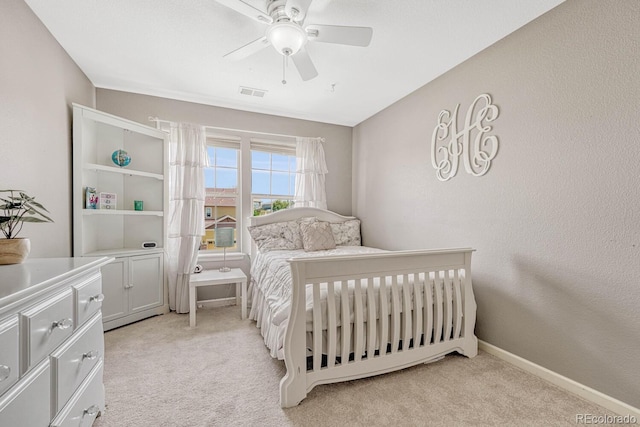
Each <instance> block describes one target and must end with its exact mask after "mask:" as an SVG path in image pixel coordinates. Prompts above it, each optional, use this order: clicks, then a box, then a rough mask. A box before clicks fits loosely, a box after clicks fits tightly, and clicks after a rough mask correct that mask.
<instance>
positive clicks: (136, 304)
mask: <svg viewBox="0 0 640 427" xmlns="http://www.w3.org/2000/svg"><path fill="white" fill-rule="evenodd" d="M118 149H122V150H125V151H126V152H127V153H128V154H129V156H131V163H130V164H129V165H127V166H125V167H119V166H118V165H116V164H114V163H113V161H112V159H111V155H112V153H113V152H114V151H116V150H118ZM168 168H169V161H168V135H167V134H166V133H165V132H162V131H160V130H158V129H154V128H152V127H149V126H145V125H142V124H140V123H136V122H133V121H131V120H127V119H123V118H120V117H117V116H114V115H111V114H107V113H104V112H101V111H97V110H94V109H92V108H88V107H84V106H81V105H77V104H74V105H73V213H74V219H73V221H74V225H73V231H74V237H73V252H74V256H104V255H109V256H112V257H115V261H114V262H112V263H111V264H109V265H107V266H105V267H103V269H102V270H103V287H104V288H105V301H104V303H103V318H104V322H105V323H104V326H105V330H107V329H111V328H114V327H117V326H122V325H124V324H127V323H130V322H133V321H137V320H140V319H143V318H145V317H148V316H152V315H155V314H159V313H162V312H166V311H168V303H167V297H166V295H167V291H166V279H165V271H164V264H165V262H164V248H165V245H166V229H167V215H166V212H167V210H168V202H169V198H168V180H167V179H165V177H168ZM87 187H92V188H95V189H96V192H97V193H98V194H99V193H100V192H106V193H113V194H115V195H116V205H115V206H114V208H113V209H99V208H98V209H87V206H86V203H85V193H86V189H87ZM135 200H142V202H143V210H135V209H134V201H135ZM98 207H99V204H98ZM150 241H151V242H156V243H157V246H156V247H155V248H143V247H142V244H143V242H150Z"/></svg>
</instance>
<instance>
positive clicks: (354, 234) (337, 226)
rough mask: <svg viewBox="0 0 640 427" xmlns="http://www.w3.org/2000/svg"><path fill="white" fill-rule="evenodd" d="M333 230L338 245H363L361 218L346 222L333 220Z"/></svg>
mask: <svg viewBox="0 0 640 427" xmlns="http://www.w3.org/2000/svg"><path fill="white" fill-rule="evenodd" d="M331 231H333V238H334V240H335V242H336V246H362V239H361V238H360V220H359V219H350V220H348V221H344V222H332V223H331Z"/></svg>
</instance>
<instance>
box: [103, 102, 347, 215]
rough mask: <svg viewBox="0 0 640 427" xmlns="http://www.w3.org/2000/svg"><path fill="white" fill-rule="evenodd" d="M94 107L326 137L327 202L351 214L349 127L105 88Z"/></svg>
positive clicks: (140, 116) (132, 115) (143, 117)
mask: <svg viewBox="0 0 640 427" xmlns="http://www.w3.org/2000/svg"><path fill="white" fill-rule="evenodd" d="M97 108H98V109H99V110H101V111H105V112H107V113H111V114H115V115H117V116H120V117H125V118H128V119H130V120H135V121H137V122H140V123H144V124H148V125H151V126H155V123H151V122H149V120H148V118H149V116H154V117H159V118H161V119H163V120H170V121H175V122H189V123H198V124H201V125H206V126H216V127H224V128H230V129H242V130H247V131H254V132H267V133H277V134H284V135H297V136H321V137H324V138H325V143H324V150H325V157H326V161H327V169H328V170H329V173H328V174H327V176H326V185H327V205H328V207H329V209H331V210H334V211H336V212H339V213H341V214H343V215H350V214H351V144H352V141H351V138H352V128H350V127H347V126H338V125H331V124H326V123H319V122H312V121H308V120H299V119H291V118H287V117H278V116H270V115H267V114H259V113H250V112H246V111H240V110H232V109H229V108H220V107H212V106H209V105H203V104H195V103H191V102H184V101H176V100H171V99H166V98H158V97H154V96H147V95H138V94H134V93H129V92H120V91H114V90H107V89H98V90H97Z"/></svg>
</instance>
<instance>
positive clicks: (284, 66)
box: [282, 55, 288, 85]
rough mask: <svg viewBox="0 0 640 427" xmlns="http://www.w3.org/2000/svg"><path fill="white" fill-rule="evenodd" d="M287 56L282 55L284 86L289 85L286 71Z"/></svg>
mask: <svg viewBox="0 0 640 427" xmlns="http://www.w3.org/2000/svg"><path fill="white" fill-rule="evenodd" d="M287 58H288V56H287V55H282V84H283V85H286V84H287V76H286V69H287Z"/></svg>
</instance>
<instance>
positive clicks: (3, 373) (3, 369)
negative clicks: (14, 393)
mask: <svg viewBox="0 0 640 427" xmlns="http://www.w3.org/2000/svg"><path fill="white" fill-rule="evenodd" d="M18 360H19V359H18V316H12V317H10V318H9V319H5V320H4V321H2V322H0V396H2V394H3V393H4V392H5V391H7V390H8V389H9V387H11V386H12V385H13V384H14V383H15V382H16V381H18V374H19V372H20V364H19V363H18Z"/></svg>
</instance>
